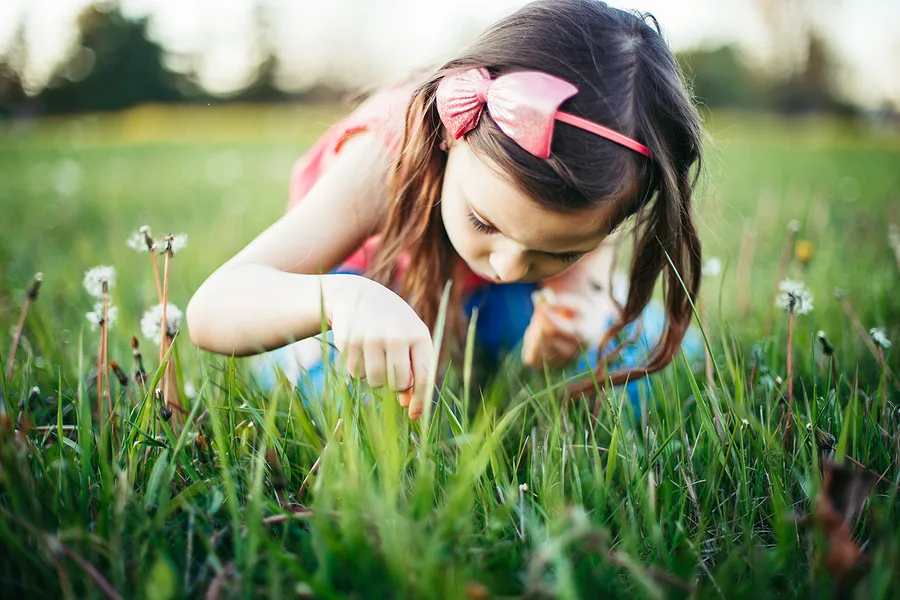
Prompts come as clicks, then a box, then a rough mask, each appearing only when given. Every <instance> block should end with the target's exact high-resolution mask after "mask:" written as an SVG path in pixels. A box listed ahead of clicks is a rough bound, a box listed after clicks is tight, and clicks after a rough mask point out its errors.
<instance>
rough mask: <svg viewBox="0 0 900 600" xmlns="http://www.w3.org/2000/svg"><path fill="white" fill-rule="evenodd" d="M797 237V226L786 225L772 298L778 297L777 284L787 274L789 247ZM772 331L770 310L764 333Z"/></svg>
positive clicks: (789, 256) (789, 259) (767, 335)
mask: <svg viewBox="0 0 900 600" xmlns="http://www.w3.org/2000/svg"><path fill="white" fill-rule="evenodd" d="M796 237H797V228H796V227H793V226H789V227H788V232H787V236H786V237H785V238H784V245H783V246H782V247H781V258H780V259H778V277H776V279H775V290H774V291H773V292H772V296H771V297H772V298H777V297H778V286H779V284H780V283H781V282H782V281H783V280H784V277H785V275H786V274H787V270H788V266H790V264H791V249H792V248H793V247H794V240H795V239H796ZM771 333H772V312H771V311H770V312H769V314H768V316H767V317H766V326H765V335H766V337H769V334H771Z"/></svg>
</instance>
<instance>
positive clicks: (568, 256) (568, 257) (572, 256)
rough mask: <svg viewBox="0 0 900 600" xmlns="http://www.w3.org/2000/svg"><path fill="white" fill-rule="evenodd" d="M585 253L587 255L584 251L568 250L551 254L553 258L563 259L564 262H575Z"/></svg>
mask: <svg viewBox="0 0 900 600" xmlns="http://www.w3.org/2000/svg"><path fill="white" fill-rule="evenodd" d="M584 255H585V253H584V252H566V253H564V254H551V256H552V257H553V258H555V259H556V260H559V261H562V262H564V263H573V262H575V261H577V260H578V259H579V258H581V257H582V256H584Z"/></svg>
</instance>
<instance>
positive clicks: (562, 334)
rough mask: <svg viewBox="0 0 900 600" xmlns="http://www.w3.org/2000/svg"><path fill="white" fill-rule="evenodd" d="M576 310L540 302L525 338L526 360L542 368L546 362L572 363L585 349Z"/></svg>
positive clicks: (525, 361) (533, 366)
mask: <svg viewBox="0 0 900 600" xmlns="http://www.w3.org/2000/svg"><path fill="white" fill-rule="evenodd" d="M575 314H576V313H575V310H573V309H572V308H570V307H567V306H563V305H560V304H550V303H547V302H539V303H536V304H535V306H534V314H532V316H531V322H530V323H529V324H528V328H527V329H525V335H524V337H523V340H522V362H523V363H525V365H526V366H527V367H529V368H532V369H541V368H542V367H543V366H544V362H546V363H547V364H548V365H550V366H553V367H562V366H565V365H567V364H569V363H570V362H571V361H572V360H573V359H574V358H575V357H576V356H577V355H578V354H579V352H580V351H581V344H582V339H581V337H580V336H579V335H578V330H577V328H576V322H575Z"/></svg>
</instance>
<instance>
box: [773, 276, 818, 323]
mask: <svg viewBox="0 0 900 600" xmlns="http://www.w3.org/2000/svg"><path fill="white" fill-rule="evenodd" d="M778 289H779V290H780V291H781V294H780V295H779V296H778V300H777V301H776V302H775V304H776V306H780V307H781V308H783V309H784V310H787V311H791V312H793V313H795V314H798V315H805V314H807V313H809V312H812V309H813V303H812V301H813V297H812V294H811V293H810V292H809V290H807V289H806V286H804V285H803V282H800V281H794V280H792V279H785V280H784V281H782V282H781V283H779V284H778Z"/></svg>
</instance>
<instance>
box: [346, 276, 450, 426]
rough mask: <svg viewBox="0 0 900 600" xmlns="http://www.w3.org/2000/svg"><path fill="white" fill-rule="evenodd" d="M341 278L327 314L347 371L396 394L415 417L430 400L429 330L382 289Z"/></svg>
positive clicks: (355, 278)
mask: <svg viewBox="0 0 900 600" xmlns="http://www.w3.org/2000/svg"><path fill="white" fill-rule="evenodd" d="M347 277H348V279H347V280H346V281H347V285H346V286H342V288H341V289H340V291H339V292H338V293H335V294H334V295H333V297H332V300H331V303H330V304H331V306H330V315H329V320H330V325H331V329H332V330H333V331H334V341H335V346H337V349H338V351H340V353H341V356H342V357H343V360H344V364H345V366H346V368H347V371H349V372H350V374H351V375H353V376H355V377H359V378H360V379H365V380H366V381H368V383H369V385H371V386H372V387H373V388H380V387H388V388H389V389H391V390H394V391H397V392H401V393H400V395H399V397H398V401H399V402H400V405H401V406H403V407H404V408H407V409H408V410H409V417H410V418H411V419H418V418H419V417H420V416H421V415H422V412H423V411H424V408H425V402H426V401H427V400H430V394H429V390H428V389H427V386H428V381H429V372H430V370H431V363H432V359H433V357H434V345H433V343H432V340H431V332H430V331H429V330H428V326H427V325H425V323H424V322H423V321H422V319H420V318H419V315H417V314H416V312H415V311H414V310H413V309H412V307H411V306H410V305H409V304H407V303H406V302H405V301H404V300H403V299H402V298H401V297H400V296H398V295H397V294H395V293H394V292H392V291H391V290H389V289H388V288H386V287H384V286H383V285H381V284H379V283H377V282H375V281H372V280H370V279H366V278H364V277H359V276H354V275H349V276H347Z"/></svg>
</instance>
